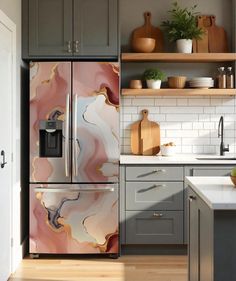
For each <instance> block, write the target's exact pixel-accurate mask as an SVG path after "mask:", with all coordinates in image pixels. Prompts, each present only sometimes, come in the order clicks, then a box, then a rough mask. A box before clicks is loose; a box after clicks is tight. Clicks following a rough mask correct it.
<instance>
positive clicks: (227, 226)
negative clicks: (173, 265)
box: [188, 187, 236, 281]
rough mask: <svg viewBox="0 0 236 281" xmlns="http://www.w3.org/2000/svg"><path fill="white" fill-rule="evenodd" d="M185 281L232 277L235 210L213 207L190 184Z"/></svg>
mask: <svg viewBox="0 0 236 281" xmlns="http://www.w3.org/2000/svg"><path fill="white" fill-rule="evenodd" d="M188 198H189V203H188V205H189V208H188V210H189V212H188V213H189V216H188V217H189V251H188V258H189V263H188V265H189V278H188V280H189V281H206V280H207V281H222V280H227V281H235V276H236V267H235V261H236V243H235V237H236V210H217V209H216V210H213V209H211V208H210V207H209V206H208V205H207V204H206V203H205V202H204V200H203V199H201V198H200V196H198V195H197V194H196V193H195V192H194V191H193V190H192V188H191V187H189V188H188Z"/></svg>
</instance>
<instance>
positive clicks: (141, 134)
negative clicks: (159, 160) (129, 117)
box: [131, 109, 160, 155]
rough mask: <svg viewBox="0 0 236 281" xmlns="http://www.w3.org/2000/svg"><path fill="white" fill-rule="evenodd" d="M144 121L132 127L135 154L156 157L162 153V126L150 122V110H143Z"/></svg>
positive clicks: (132, 147) (132, 145) (132, 144)
mask: <svg viewBox="0 0 236 281" xmlns="http://www.w3.org/2000/svg"><path fill="white" fill-rule="evenodd" d="M142 114H143V119H142V120H140V121H137V122H135V123H134V124H132V126H131V151H132V153H133V154H142V155H156V154H157V153H158V152H159V151H160V126H159V124H157V123H156V122H153V121H149V120H148V110H146V109H144V110H142Z"/></svg>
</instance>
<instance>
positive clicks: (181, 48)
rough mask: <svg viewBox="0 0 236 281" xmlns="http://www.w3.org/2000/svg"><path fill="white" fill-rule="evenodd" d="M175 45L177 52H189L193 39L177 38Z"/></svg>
mask: <svg viewBox="0 0 236 281" xmlns="http://www.w3.org/2000/svg"><path fill="white" fill-rule="evenodd" d="M176 47H177V52H178V53H185V54H191V53H192V49H193V40H191V39H179V40H177V41H176Z"/></svg>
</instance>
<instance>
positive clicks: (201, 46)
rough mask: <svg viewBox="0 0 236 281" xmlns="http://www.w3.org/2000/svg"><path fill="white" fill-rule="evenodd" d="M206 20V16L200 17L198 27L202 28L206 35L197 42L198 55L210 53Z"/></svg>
mask: <svg viewBox="0 0 236 281" xmlns="http://www.w3.org/2000/svg"><path fill="white" fill-rule="evenodd" d="M204 20H206V16H198V18H197V22H198V27H200V28H201V29H202V30H203V32H204V34H203V35H202V38H201V40H197V41H196V42H197V53H208V52H209V49H208V45H209V44H208V30H207V28H206V27H205V26H204Z"/></svg>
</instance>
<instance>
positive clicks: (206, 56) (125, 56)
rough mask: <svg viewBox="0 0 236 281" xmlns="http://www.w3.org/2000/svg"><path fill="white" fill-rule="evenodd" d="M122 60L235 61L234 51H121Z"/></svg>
mask: <svg viewBox="0 0 236 281" xmlns="http://www.w3.org/2000/svg"><path fill="white" fill-rule="evenodd" d="M121 60H122V61H123V62H147V61H161V62H226V61H236V53H192V54H182V53H122V54H121Z"/></svg>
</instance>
